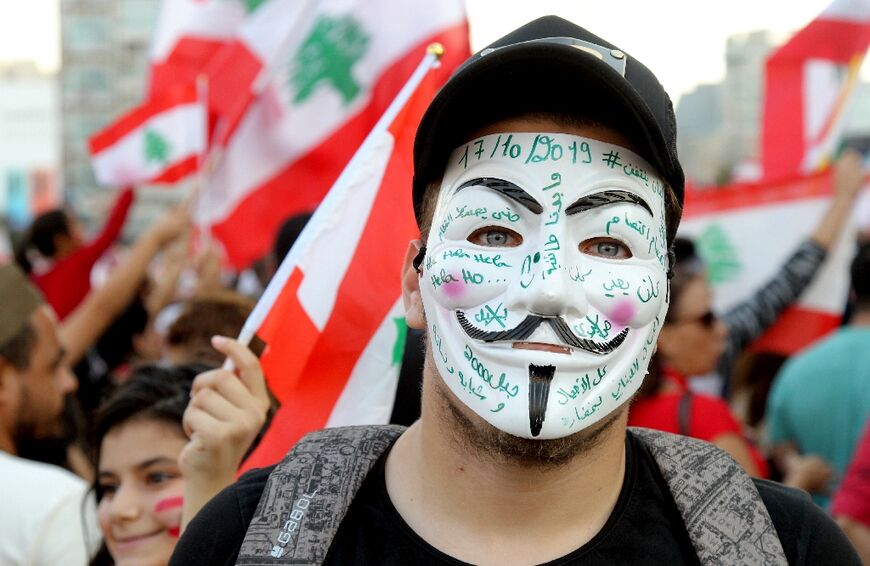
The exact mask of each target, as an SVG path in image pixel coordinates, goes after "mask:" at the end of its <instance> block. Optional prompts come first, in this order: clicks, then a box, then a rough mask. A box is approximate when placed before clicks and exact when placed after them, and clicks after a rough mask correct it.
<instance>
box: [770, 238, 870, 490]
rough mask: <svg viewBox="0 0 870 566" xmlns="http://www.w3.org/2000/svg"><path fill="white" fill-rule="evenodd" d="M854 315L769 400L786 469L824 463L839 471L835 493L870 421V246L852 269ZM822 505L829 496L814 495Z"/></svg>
mask: <svg viewBox="0 0 870 566" xmlns="http://www.w3.org/2000/svg"><path fill="white" fill-rule="evenodd" d="M851 275H852V293H853V297H854V299H855V303H854V304H855V310H854V314H853V316H852V320H851V321H850V322H849V324H848V325H846V326H843V327H842V328H840V329H839V330H837V332H835V333H833V334H831V335H830V336H828V337H827V338H825V339H823V340H821V341H819V342H817V343H816V344H814V345H813V346H811V347H810V348H808V349H806V350H804V351H803V352H801V353H800V354H798V355H796V356H794V357H793V358H791V359H790V360H789V361H788V362H786V364H785V365H784V366H783V367H782V369H781V370H780V371H779V373H778V374H777V375H776V377H775V378H774V380H773V385H772V387H771V390H770V396H769V397H768V399H767V411H766V413H765V417H766V420H767V434H768V437H769V438H770V442H771V443H772V444H773V448H774V456H775V457H776V458H777V460H778V463H779V464H780V466H781V467H783V468H784V469H787V466H788V462H789V460H790V459H793V458H794V457H795V456H796V455H798V454H815V455H818V456H821V457H822V458H824V459H825V460H826V461H827V462H828V463H829V464H830V465H831V467H832V468H833V470H834V482H833V485H831V486H829V487H830V493H833V492H834V491H836V489H837V482H838V481H839V478H842V477H843V474H845V473H846V468H847V467H848V465H849V462H851V461H852V455H853V454H854V451H855V447H856V446H857V445H858V441H859V440H860V438H861V434H862V432H863V431H864V426H865V424H866V423H867V422H868V418H870V243H865V244H863V245H861V246H859V248H858V251H857V253H856V254H855V257H854V259H853V260H852V266H851ZM813 497H814V499H815V500H816V502H817V503H818V504H819V505H822V506H826V505H828V503H829V497H828V495H823V494H813Z"/></svg>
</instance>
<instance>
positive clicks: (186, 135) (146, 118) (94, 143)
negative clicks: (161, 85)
mask: <svg viewBox="0 0 870 566" xmlns="http://www.w3.org/2000/svg"><path fill="white" fill-rule="evenodd" d="M199 98H200V97H199V94H198V92H197V88H196V85H195V84H189V85H184V86H177V87H174V88H172V89H170V91H168V92H167V93H164V95H163V96H160V97H158V98H154V99H152V100H150V101H148V102H146V103H145V104H143V105H141V106H139V107H137V108H135V109H133V110H132V111H130V112H128V113H127V114H125V115H123V116H121V117H120V118H118V119H117V120H116V121H115V122H114V123H112V124H111V125H110V126H109V127H107V128H106V129H104V130H102V131H101V132H99V133H97V134H95V135H94V136H93V137H91V139H90V140H89V144H90V150H91V164H92V166H93V168H94V173H95V175H96V177H97V182H99V183H100V184H101V185H136V184H140V183H173V182H175V181H178V180H180V179H182V178H184V177H185V176H186V175H188V174H190V173H192V172H194V171H196V170H197V167H198V163H199V159H200V157H201V155H202V153H203V151H205V146H206V131H205V130H206V114H205V105H204V104H203V101H202V100H200V99H199Z"/></svg>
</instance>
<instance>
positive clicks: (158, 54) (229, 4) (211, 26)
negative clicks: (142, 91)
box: [148, 0, 263, 98]
mask: <svg viewBox="0 0 870 566" xmlns="http://www.w3.org/2000/svg"><path fill="white" fill-rule="evenodd" d="M262 2H263V0H163V2H162V3H161V5H160V11H159V13H158V17H157V24H156V25H155V28H154V34H153V36H152V39H151V51H150V53H149V63H150V77H149V80H148V98H151V97H154V96H159V94H160V93H161V92H164V91H166V90H167V89H168V88H170V87H171V86H172V85H175V84H179V83H180V84H184V83H192V82H195V80H196V77H197V75H198V74H200V73H202V72H203V70H204V69H205V67H206V65H207V63H208V62H209V61H210V60H211V59H212V57H214V56H215V55H216V54H217V52H218V51H220V49H221V48H223V47H226V46H227V45H229V43H230V42H231V41H232V39H233V37H234V36H235V34H236V33H237V32H238V30H239V28H240V27H241V26H242V23H243V22H244V21H245V18H246V17H247V15H248V13H249V12H251V11H253V10H254V9H256V7H257V6H258V5H259V4H260V3H262Z"/></svg>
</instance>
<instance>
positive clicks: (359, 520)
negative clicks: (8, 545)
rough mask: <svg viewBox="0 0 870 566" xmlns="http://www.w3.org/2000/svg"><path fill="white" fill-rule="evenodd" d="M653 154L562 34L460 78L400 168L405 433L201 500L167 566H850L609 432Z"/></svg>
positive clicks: (641, 306) (703, 456)
mask: <svg viewBox="0 0 870 566" xmlns="http://www.w3.org/2000/svg"><path fill="white" fill-rule="evenodd" d="M675 147H676V133H675V125H674V114H673V109H672V106H671V103H670V100H669V98H668V96H667V94H666V93H665V92H664V90H663V89H662V87H661V85H660V84H659V83H658V81H657V79H656V78H655V76H654V75H653V74H652V73H651V72H650V71H649V70H648V69H646V67H644V66H643V65H642V64H640V63H639V62H638V61H637V60H636V59H634V58H632V57H630V56H629V55H627V54H626V53H624V52H623V51H621V50H619V49H617V48H616V47H615V46H613V45H611V44H610V43H608V42H606V41H604V40H603V39H601V38H599V37H596V36H594V35H592V34H591V33H589V32H587V31H586V30H584V29H582V28H580V27H578V26H576V25H574V24H572V23H571V22H567V21H565V20H562V19H560V18H556V17H552V16H550V17H546V18H541V19H539V20H536V21H534V22H531V23H529V24H527V25H525V26H523V27H521V28H519V29H518V30H516V31H514V32H512V33H511V34H509V35H508V36H506V37H504V38H502V39H500V40H498V41H496V42H495V43H493V44H492V45H490V46H489V47H487V48H485V49H484V50H482V51H481V52H479V53H477V54H476V55H474V56H473V57H472V58H471V59H470V60H469V61H468V62H466V63H465V64H464V65H463V66H462V67H460V68H459V69H458V70H457V71H456V72H455V73H454V75H453V76H452V77H451V79H450V80H449V81H448V82H447V83H446V84H445V86H444V87H443V88H442V89H441V91H440V92H439V93H438V95H437V96H436V97H435V99H434V101H433V102H432V104H431V105H430V106H429V108H428V110H427V111H426V114H425V115H424V117H423V119H422V121H421V124H420V126H419V129H418V132H417V138H416V144H415V151H414V187H413V190H414V202H415V205H416V206H417V213H418V223H419V226H420V228H421V234H422V236H423V238H424V240H423V241H415V242H411V243H410V245H409V249H408V253H407V256H406V261H405V271H404V275H403V296H404V302H405V307H406V318H407V322H408V325H409V326H410V327H413V328H420V329H426V331H427V333H428V345H427V358H426V364H425V368H424V379H423V393H422V398H423V403H422V415H421V418H420V420H419V421H417V422H416V423H415V424H413V425H412V426H411V427H409V428H408V429H407V430H403V429H399V428H396V427H389V426H384V427H349V428H344V429H341V428H339V429H327V430H324V431H320V432H317V433H313V434H312V435H309V436H308V437H306V438H304V439H303V440H302V441H300V443H299V444H297V445H296V446H295V447H294V449H293V450H292V451H291V453H290V454H289V455H288V456H287V458H285V460H284V461H282V462H281V463H280V464H278V465H277V466H276V467H274V468H273V469H267V470H259V471H255V472H252V473H250V474H248V475H246V476H245V477H243V478H242V480H241V481H240V482H239V483H238V484H237V485H235V486H232V487H231V488H229V489H228V490H226V491H225V492H223V493H222V494H221V495H219V496H218V497H216V498H215V499H214V500H213V501H212V502H211V503H210V504H209V506H207V507H206V508H205V509H204V510H203V511H202V512H201V514H200V515H199V516H198V517H196V518H195V519H194V521H193V522H192V523H191V524H190V526H189V528H188V531H187V532H186V533H185V535H184V537H183V538H182V540H181V541H180V543H179V546H178V547H177V549H176V553H175V555H174V557H173V563H174V564H233V563H235V564H290V563H293V564H317V563H325V564H417V563H422V564H463V563H474V564H538V563H554V564H568V563H581V562H582V563H584V564H620V563H630V564H635V563H643V564H650V563H661V564H696V563H699V562H701V563H722V564H737V563H741V564H761V563H765V564H784V563H786V561H791V562H793V563H798V562H800V561H803V560H805V561H806V562H807V563H812V562H813V561H816V562H819V561H824V562H827V563H838V564H857V563H858V562H857V557H856V556H855V555H854V551H853V550H852V549H851V548H850V547H849V544H848V542H847V541H846V540H845V537H844V536H843V535H842V533H840V532H839V530H838V529H837V527H836V526H835V525H834V524H833V523H832V522H831V521H830V520H829V519H828V518H827V517H825V515H824V514H823V513H822V512H821V511H820V510H819V509H818V508H816V507H814V506H813V505H812V504H811V503H809V502H808V501H807V499H806V498H804V497H803V496H802V495H800V494H799V493H798V492H794V491H791V490H788V489H786V488H782V487H780V486H776V485H774V484H770V483H767V482H753V481H752V480H750V479H749V477H748V476H746V475H745V473H743V472H742V471H741V470H740V468H739V466H737V465H736V464H735V463H734V462H733V461H731V460H730V459H728V458H727V457H725V456H723V453H721V451H719V450H718V449H716V448H715V447H712V446H711V445H708V444H705V443H702V442H699V441H693V440H689V439H682V438H680V437H676V436H673V435H667V434H665V433H656V432H653V431H643V430H633V431H628V432H627V429H626V417H627V411H628V402H629V400H630V399H631V397H632V395H633V394H634V392H635V391H636V390H637V388H638V387H639V386H640V384H641V381H642V380H643V376H644V374H645V373H646V368H647V364H648V362H649V358H650V356H651V355H652V352H653V350H654V348H655V343H656V337H657V335H658V332H659V330H660V328H661V322H662V320H663V318H664V315H665V313H666V312H667V306H668V304H667V303H668V269H669V266H670V264H671V260H670V258H669V243H670V242H671V241H673V237H674V234H675V232H676V229H677V224H678V222H679V218H680V209H681V205H682V194H683V183H684V181H683V173H682V169H681V168H680V165H679V162H678V161H677V156H676V149H675ZM723 527H724V528H723ZM777 535H778V536H777Z"/></svg>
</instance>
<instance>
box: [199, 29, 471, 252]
mask: <svg viewBox="0 0 870 566" xmlns="http://www.w3.org/2000/svg"><path fill="white" fill-rule="evenodd" d="M435 41H437V42H440V43H442V44H443V45H445V46H448V47H449V46H456V47H458V46H467V45H468V26H467V25H465V24H463V25H460V26H456V27H454V28H451V29H449V30H445V31H443V32H441V33H439V34H437V35H435V36H433V37H430V38H428V39H426V40H424V41H421V42H420V43H418V44H417V46H416V47H415V48H413V49H410V50H409V51H408V52H407V54H406V55H405V56H403V57H402V58H401V59H399V60H397V61H396V62H395V63H394V64H393V65H391V66H390V67H389V68H388V69H387V70H386V71H384V73H383V74H382V75H381V77H380V78H379V79H378V81H377V83H376V84H375V85H374V87H373V89H372V98H371V100H370V101H369V103H368V105H367V106H366V107H365V108H363V109H362V110H361V111H360V112H359V113H358V114H357V115H356V116H354V117H353V118H351V119H349V120H348V121H347V122H346V123H345V124H344V126H342V127H341V128H339V129H338V130H336V131H335V132H334V133H333V134H332V135H331V136H330V137H329V138H327V139H326V140H324V141H323V143H321V144H320V145H318V146H317V147H315V148H313V149H312V150H311V151H309V152H308V153H307V154H305V155H303V156H300V158H298V159H297V160H295V161H293V162H292V163H289V164H288V166H287V167H286V168H285V169H283V170H282V171H280V172H278V173H277V174H276V175H275V176H274V177H272V178H271V179H269V180H268V181H266V182H265V183H263V184H262V185H260V186H259V187H257V188H256V189H253V190H252V192H251V193H250V194H249V195H248V196H246V197H245V198H244V199H242V200H241V202H239V204H238V205H237V206H236V208H235V210H233V212H232V213H231V214H230V215H229V216H228V217H227V218H226V219H224V220H222V221H221V222H218V223H215V224H214V225H213V226H212V231H213V234H215V236H216V237H217V238H219V239H220V240H221V241H222V242H223V244H224V249H225V250H226V252H227V258H228V261H229V263H230V265H231V266H233V267H235V268H244V267H246V266H248V265H249V264H251V263H252V262H254V261H256V260H257V259H258V258H260V257H261V256H262V255H263V254H264V253H266V251H267V250H268V249H269V247H270V246H271V245H272V239H273V237H274V234H275V232H276V231H277V229H278V227H279V226H280V225H281V222H283V221H284V219H285V218H288V217H290V216H292V215H294V214H298V213H300V212H305V211H310V210H312V209H314V208H315V207H316V206H317V204H318V203H320V201H321V200H322V199H323V197H324V195H325V194H326V192H327V191H328V190H329V188H330V187H331V186H332V184H333V183H334V182H335V180H336V179H337V178H338V175H339V174H340V173H341V171H342V169H344V166H345V165H346V164H347V162H348V161H350V158H351V157H352V156H353V154H354V152H355V151H356V149H357V148H358V147H359V145H360V144H361V143H362V141H363V140H364V139H365V136H366V135H367V134H368V132H369V131H370V130H371V128H372V127H373V126H374V124H375V122H377V120H378V118H380V112H382V111H383V110H384V109H386V108H387V106H389V103H390V101H392V99H393V98H394V97H395V96H396V94H397V93H398V92H399V89H400V88H401V87H402V85H403V84H404V83H405V81H407V79H408V77H410V76H411V73H412V72H413V70H414V69H415V68H416V67H417V64H418V63H419V62H420V59H421V57H422V55H421V54H422V53H424V50H425V47H426V46H427V45H429V44H430V43H432V42H435ZM456 47H454V48H453V49H447V50H446V51H445V53H444V57H443V59H442V64H441V68H439V69H434V70H432V71H430V75H435V76H436V77H438V78H436V79H435V80H436V81H437V84H443V83H444V81H446V80H447V77H448V76H449V74H450V72H452V70H453V69H454V68H456V66H457V65H458V64H459V63H461V62H462V61H464V60H465V59H466V58H467V57H468V51H467V49H466V50H464V49H462V48H456ZM409 190H410V189H409Z"/></svg>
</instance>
